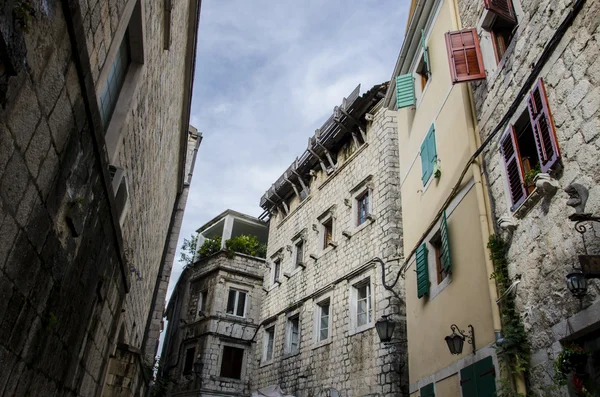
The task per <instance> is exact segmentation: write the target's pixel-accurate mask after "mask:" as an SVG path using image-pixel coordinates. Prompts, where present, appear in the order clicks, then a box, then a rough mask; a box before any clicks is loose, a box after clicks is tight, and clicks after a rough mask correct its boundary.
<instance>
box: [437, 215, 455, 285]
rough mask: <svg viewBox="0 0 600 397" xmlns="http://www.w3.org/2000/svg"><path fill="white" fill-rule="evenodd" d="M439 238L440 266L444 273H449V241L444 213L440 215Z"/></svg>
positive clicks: (450, 265) (450, 264) (450, 263)
mask: <svg viewBox="0 0 600 397" xmlns="http://www.w3.org/2000/svg"><path fill="white" fill-rule="evenodd" d="M440 236H441V238H442V266H443V267H444V271H445V272H446V273H450V270H451V269H452V260H451V257H450V239H449V238H448V220H447V218H446V211H444V214H443V215H442V220H441V224H440Z"/></svg>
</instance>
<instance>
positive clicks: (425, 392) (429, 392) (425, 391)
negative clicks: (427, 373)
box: [419, 383, 435, 397]
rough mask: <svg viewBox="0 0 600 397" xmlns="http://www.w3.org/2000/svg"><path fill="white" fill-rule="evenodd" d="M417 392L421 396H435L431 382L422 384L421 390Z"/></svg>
mask: <svg viewBox="0 0 600 397" xmlns="http://www.w3.org/2000/svg"><path fill="white" fill-rule="evenodd" d="M419 394H420V395H421V397H435V391H434V390H433V383H430V384H428V385H426V386H423V387H422V388H421V390H419Z"/></svg>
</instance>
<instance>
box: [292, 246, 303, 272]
mask: <svg viewBox="0 0 600 397" xmlns="http://www.w3.org/2000/svg"><path fill="white" fill-rule="evenodd" d="M294 246H295V254H296V255H295V257H296V261H295V264H296V267H298V266H302V265H303V264H304V240H302V239H301V240H298V241H297V242H296V244H294Z"/></svg>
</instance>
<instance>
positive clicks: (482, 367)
mask: <svg viewBox="0 0 600 397" xmlns="http://www.w3.org/2000/svg"><path fill="white" fill-rule="evenodd" d="M473 367H474V368H473V371H474V375H475V384H476V385H477V396H479V397H488V396H489V397H493V396H495V395H496V369H495V368H494V362H493V361H492V357H489V356H488V357H486V358H484V359H483V360H479V361H477V362H476V363H475V364H473Z"/></svg>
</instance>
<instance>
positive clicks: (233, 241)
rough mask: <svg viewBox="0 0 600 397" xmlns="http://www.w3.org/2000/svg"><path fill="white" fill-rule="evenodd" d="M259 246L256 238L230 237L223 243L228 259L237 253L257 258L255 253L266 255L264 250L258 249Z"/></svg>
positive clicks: (246, 236) (245, 236)
mask: <svg viewBox="0 0 600 397" xmlns="http://www.w3.org/2000/svg"><path fill="white" fill-rule="evenodd" d="M260 246H261V244H260V242H259V241H258V238H257V237H256V236H249V235H241V236H237V237H232V238H230V239H229V240H227V241H225V248H226V249H227V254H228V255H229V257H233V254H234V253H236V252H238V253H241V254H246V255H252V256H257V253H262V252H263V251H264V252H265V253H266V250H264V249H263V248H261V247H260Z"/></svg>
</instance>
